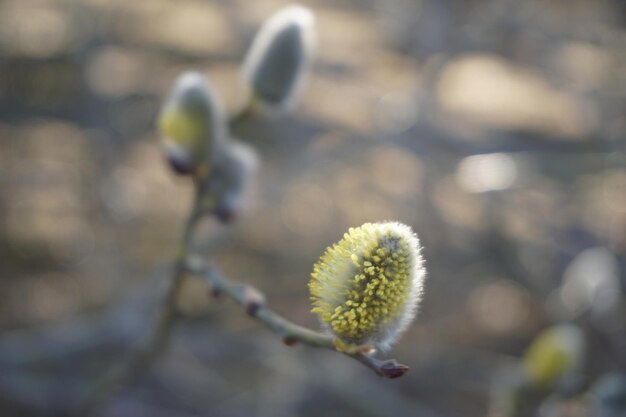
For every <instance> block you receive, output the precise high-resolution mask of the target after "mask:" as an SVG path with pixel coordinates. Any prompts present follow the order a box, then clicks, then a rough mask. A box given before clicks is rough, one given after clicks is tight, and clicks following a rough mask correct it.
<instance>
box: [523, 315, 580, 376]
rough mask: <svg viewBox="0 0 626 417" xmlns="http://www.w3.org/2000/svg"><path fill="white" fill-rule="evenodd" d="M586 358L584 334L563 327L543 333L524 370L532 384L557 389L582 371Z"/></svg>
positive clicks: (573, 327)
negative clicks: (560, 384) (569, 377)
mask: <svg viewBox="0 0 626 417" xmlns="http://www.w3.org/2000/svg"><path fill="white" fill-rule="evenodd" d="M584 354H585V338H584V335H583V333H582V331H581V330H580V329H579V328H578V327H576V326H574V325H571V324H561V325H556V326H552V327H549V328H547V329H546V330H544V331H542V332H541V333H539V335H538V336H537V337H536V338H535V340H533V342H532V344H531V345H530V347H529V348H528V350H526V353H525V354H524V358H523V361H522V370H523V372H524V375H525V376H526V378H527V380H528V382H529V383H531V384H532V385H534V386H536V387H539V388H555V387H556V386H557V385H558V384H559V383H562V382H564V379H565V378H567V377H568V376H572V375H574V373H575V372H576V371H578V370H580V367H581V365H582V363H583V359H584Z"/></svg>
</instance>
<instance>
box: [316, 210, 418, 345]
mask: <svg viewBox="0 0 626 417" xmlns="http://www.w3.org/2000/svg"><path fill="white" fill-rule="evenodd" d="M424 277H425V269H424V261H423V259H422V256H421V254H420V244H419V240H418V238H417V236H416V235H415V234H414V233H413V231H412V230H411V228H410V227H409V226H406V225H404V224H400V223H396V222H386V223H365V224H364V225H362V226H361V227H357V228H350V230H349V231H348V233H346V234H344V236H343V239H341V240H340V241H339V242H338V243H336V244H335V245H333V246H332V247H329V248H328V249H327V250H326V252H325V253H324V255H323V256H322V257H321V258H320V259H319V261H318V262H317V263H316V264H315V266H314V268H313V273H312V274H311V281H310V282H309V289H310V292H311V300H312V302H313V309H312V312H314V313H316V314H318V315H319V316H320V318H321V321H322V323H323V324H324V326H325V327H326V328H327V329H328V330H329V331H330V332H332V333H333V334H334V335H335V346H336V348H337V350H340V351H342V352H348V353H356V352H367V351H369V350H371V349H372V348H374V347H375V348H379V349H382V350H385V349H388V348H389V346H390V345H391V344H392V343H393V342H394V341H395V340H396V339H397V338H398V336H399V335H400V334H401V333H402V332H403V331H404V330H406V328H407V327H408V325H409V324H410V322H411V320H412V319H413V317H414V316H415V313H416V309H417V305H418V303H419V301H420V299H421V296H422V289H423V284H424Z"/></svg>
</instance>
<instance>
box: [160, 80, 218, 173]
mask: <svg viewBox="0 0 626 417" xmlns="http://www.w3.org/2000/svg"><path fill="white" fill-rule="evenodd" d="M158 126H159V131H160V133H161V135H162V136H163V139H162V141H163V147H164V150H165V155H166V157H167V159H168V161H169V162H170V164H171V166H172V168H173V169H174V170H175V171H176V172H178V173H180V174H184V175H189V174H194V175H200V176H202V175H206V172H208V169H209V168H210V166H211V164H212V163H213V157H214V155H215V153H216V149H217V148H219V146H220V143H221V142H222V141H223V140H224V135H225V125H224V121H223V117H222V112H221V108H220V104H219V102H218V100H217V98H216V96H215V94H214V93H213V91H212V89H211V86H210V85H209V83H208V81H207V79H206V78H205V77H204V76H203V75H201V74H199V73H197V72H186V73H184V74H182V75H181V76H179V77H178V79H177V80H176V82H175V84H174V87H173V88H172V90H171V91H170V94H169V96H168V98H167V100H166V101H165V105H164V106H163V109H162V110H161V113H160V115H159V120H158Z"/></svg>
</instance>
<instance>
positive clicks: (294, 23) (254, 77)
mask: <svg viewBox="0 0 626 417" xmlns="http://www.w3.org/2000/svg"><path fill="white" fill-rule="evenodd" d="M314 23H315V18H314V16H313V13H312V12H311V11H310V10H309V9H307V8H305V7H303V6H298V5H292V6H289V7H287V8H285V9H282V10H280V11H279V12H277V13H276V14H274V15H273V16H272V17H270V18H269V19H268V20H267V21H266V22H265V24H264V25H263V27H262V28H261V30H260V31H259V32H258V34H257V35H256V37H255V38H254V41H253V43H252V46H251V47H250V50H249V51H248V54H247V56H246V59H245V62H244V66H243V75H244V77H245V79H246V81H247V82H248V83H249V85H250V87H251V89H252V93H253V95H254V97H253V100H258V101H260V102H261V103H262V104H263V105H265V106H267V107H270V108H273V109H285V108H286V107H288V106H289V104H290V103H291V102H292V101H293V98H294V96H295V95H296V93H297V92H298V90H299V88H300V86H301V84H302V80H303V77H304V75H305V73H306V71H307V69H308V67H309V65H310V61H311V55H312V51H313V47H314Z"/></svg>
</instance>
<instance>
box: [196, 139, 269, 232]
mask: <svg viewBox="0 0 626 417" xmlns="http://www.w3.org/2000/svg"><path fill="white" fill-rule="evenodd" d="M256 165H257V156H256V153H255V152H254V150H253V149H252V148H251V147H249V146H247V145H245V144H243V143H241V142H239V141H236V140H233V139H231V140H228V141H227V142H224V145H223V147H222V148H221V149H220V152H219V156H218V157H217V158H215V163H214V166H213V169H212V170H211V174H210V175H209V176H208V177H207V178H206V181H205V182H204V184H203V187H204V195H205V200H204V202H203V203H204V208H205V210H207V211H209V212H211V213H212V214H213V215H215V217H217V219H218V220H220V221H221V222H223V223H228V222H231V221H233V220H235V219H236V218H237V216H238V215H239V213H240V212H241V210H242V209H243V207H244V204H245V202H246V197H247V192H248V188H249V187H248V185H249V184H250V182H251V178H252V174H253V173H254V171H255V168H256Z"/></svg>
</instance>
